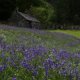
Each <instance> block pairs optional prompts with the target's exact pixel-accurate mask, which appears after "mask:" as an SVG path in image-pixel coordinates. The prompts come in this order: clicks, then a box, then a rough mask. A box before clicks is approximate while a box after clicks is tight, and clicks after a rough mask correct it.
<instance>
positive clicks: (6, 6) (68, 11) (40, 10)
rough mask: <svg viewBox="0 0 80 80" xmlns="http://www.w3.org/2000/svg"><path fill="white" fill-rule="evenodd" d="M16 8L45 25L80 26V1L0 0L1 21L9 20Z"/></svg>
mask: <svg viewBox="0 0 80 80" xmlns="http://www.w3.org/2000/svg"><path fill="white" fill-rule="evenodd" d="M16 7H18V8H19V10H20V11H22V12H26V10H28V11H30V13H31V14H33V15H34V16H36V17H37V18H38V19H39V20H40V21H41V22H42V23H45V24H46V23H48V24H52V23H54V22H56V23H59V24H64V23H73V24H80V23H79V22H80V0H0V20H6V19H8V18H9V17H10V15H11V13H12V12H13V10H14V9H15V8H16Z"/></svg>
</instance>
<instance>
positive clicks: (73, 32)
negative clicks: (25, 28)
mask: <svg viewBox="0 0 80 80" xmlns="http://www.w3.org/2000/svg"><path fill="white" fill-rule="evenodd" d="M51 32H61V33H66V34H69V35H72V36H75V37H77V38H80V30H53V31H51Z"/></svg>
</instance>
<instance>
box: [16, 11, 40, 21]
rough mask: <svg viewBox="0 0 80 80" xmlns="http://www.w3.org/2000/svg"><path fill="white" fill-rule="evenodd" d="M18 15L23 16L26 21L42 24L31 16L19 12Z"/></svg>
mask: <svg viewBox="0 0 80 80" xmlns="http://www.w3.org/2000/svg"><path fill="white" fill-rule="evenodd" d="M17 13H18V14H19V15H21V16H22V17H23V18H25V19H26V20H28V21H31V22H40V21H39V20H37V19H36V18H34V17H31V16H29V15H28V14H25V13H22V12H19V11H17Z"/></svg>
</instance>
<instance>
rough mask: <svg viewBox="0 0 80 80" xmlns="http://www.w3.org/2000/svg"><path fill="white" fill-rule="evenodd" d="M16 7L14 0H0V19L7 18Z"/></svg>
mask: <svg viewBox="0 0 80 80" xmlns="http://www.w3.org/2000/svg"><path fill="white" fill-rule="evenodd" d="M15 7H16V0H0V20H7V19H8V18H9V17H10V16H11V13H12V11H13V10H14V9H15Z"/></svg>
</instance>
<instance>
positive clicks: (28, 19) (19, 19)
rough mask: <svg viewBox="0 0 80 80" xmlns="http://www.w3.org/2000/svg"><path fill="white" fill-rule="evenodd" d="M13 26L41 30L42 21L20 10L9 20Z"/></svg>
mask: <svg viewBox="0 0 80 80" xmlns="http://www.w3.org/2000/svg"><path fill="white" fill-rule="evenodd" d="M9 21H10V22H12V24H14V25H16V26H19V27H27V28H37V29H39V28H40V21H39V20H37V19H36V18H34V17H32V16H30V15H28V14H25V13H22V12H20V11H18V10H16V11H14V12H13V14H12V16H11V18H10V19H9Z"/></svg>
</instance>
